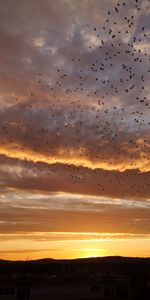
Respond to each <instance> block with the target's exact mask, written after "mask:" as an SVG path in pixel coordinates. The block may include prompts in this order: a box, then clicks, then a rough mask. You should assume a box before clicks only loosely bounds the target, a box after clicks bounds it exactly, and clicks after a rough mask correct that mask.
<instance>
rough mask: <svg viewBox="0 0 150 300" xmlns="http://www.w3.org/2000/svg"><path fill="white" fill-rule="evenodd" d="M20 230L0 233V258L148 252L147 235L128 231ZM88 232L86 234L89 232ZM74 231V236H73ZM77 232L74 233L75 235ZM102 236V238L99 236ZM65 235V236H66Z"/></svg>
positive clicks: (140, 253) (68, 256)
mask: <svg viewBox="0 0 150 300" xmlns="http://www.w3.org/2000/svg"><path fill="white" fill-rule="evenodd" d="M83 234H84V236H82V233H76V232H75V233H69V232H67V233H66V232H61V233H46V232H38V233H36V232H33V233H20V234H18V233H17V234H15V233H14V234H1V235H0V244H1V249H0V258H2V259H11V260H17V259H22V260H26V259H27V257H28V259H38V258H43V257H49V258H55V259H61V258H64V259H67V258H70V259H73V258H78V257H79V258H83V257H97V256H113V255H121V256H133V257H136V256H139V257H149V256H150V236H149V235H148V236H147V238H146V237H145V235H142V234H141V235H139V236H138V235H137V236H136V235H135V237H134V234H132V235H131V236H130V235H129V236H130V237H129V236H128V237H127V238H125V236H124V237H123V236H121V234H118V236H117V237H116V236H115V235H114V237H113V234H109V233H83ZM90 234H91V236H92V238H90V237H89V236H90ZM74 235H75V237H74ZM98 235H99V236H102V238H99V239H98V237H97V236H98ZM77 236H78V237H77ZM103 236H104V238H103ZM66 237H67V238H66Z"/></svg>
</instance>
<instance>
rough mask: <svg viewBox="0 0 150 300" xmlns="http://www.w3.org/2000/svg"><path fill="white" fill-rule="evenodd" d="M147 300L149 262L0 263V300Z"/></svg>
mask: <svg viewBox="0 0 150 300" xmlns="http://www.w3.org/2000/svg"><path fill="white" fill-rule="evenodd" d="M1 299H2V300H3V299H5V300H21V299H22V300H27V299H31V300H32V299H35V300H38V299H39V300H55V299H57V300H81V299H82V300H96V299H97V300H98V299H101V300H104V299H109V300H111V299H113V300H115V299H117V300H127V299H130V300H138V299H139V300H148V299H150V258H123V257H105V258H88V259H76V260H52V259H43V260H37V261H27V262H23V261H18V262H10V261H3V260H0V300H1Z"/></svg>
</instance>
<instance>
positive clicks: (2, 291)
mask: <svg viewBox="0 0 150 300" xmlns="http://www.w3.org/2000/svg"><path fill="white" fill-rule="evenodd" d="M0 295H1V296H7V295H8V296H9V295H15V288H13V287H0Z"/></svg>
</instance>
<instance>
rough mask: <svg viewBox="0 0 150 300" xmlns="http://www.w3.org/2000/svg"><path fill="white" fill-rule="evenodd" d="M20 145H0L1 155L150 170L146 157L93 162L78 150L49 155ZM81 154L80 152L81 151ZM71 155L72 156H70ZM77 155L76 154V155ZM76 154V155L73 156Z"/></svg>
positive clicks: (91, 165)
mask: <svg viewBox="0 0 150 300" xmlns="http://www.w3.org/2000/svg"><path fill="white" fill-rule="evenodd" d="M19 148H20V145H17V144H13V145H12V144H7V146H6V145H5V147H4V146H3V147H2V146H1V147H0V155H5V156H7V157H8V158H17V159H19V160H23V161H24V160H26V161H32V162H34V163H36V162H42V163H47V164H49V165H51V164H54V163H62V164H69V165H75V166H82V167H87V168H89V169H92V170H95V169H98V168H100V169H104V170H110V171H111V170H119V171H121V172H123V171H125V170H132V169H137V168H138V169H139V170H140V171H142V172H147V171H150V166H149V165H147V161H145V158H143V159H142V158H141V159H139V160H138V159H136V160H135V161H134V163H131V164H130V163H127V162H124V163H123V162H122V163H118V164H112V163H111V162H110V163H109V162H108V160H107V162H97V161H95V162H92V161H90V160H88V159H86V158H81V157H78V155H77V152H76V154H75V152H74V151H73V152H71V151H70V153H67V155H66V150H65V149H61V150H60V151H59V153H57V154H56V155H55V156H50V155H49V156H48V155H45V154H42V153H41V154H40V153H38V154H37V153H35V152H34V151H31V150H29V149H26V150H25V152H24V151H21V150H19ZM79 154H80V153H79ZM69 155H70V157H69ZM75 155H76V156H75ZM73 156H74V157H73Z"/></svg>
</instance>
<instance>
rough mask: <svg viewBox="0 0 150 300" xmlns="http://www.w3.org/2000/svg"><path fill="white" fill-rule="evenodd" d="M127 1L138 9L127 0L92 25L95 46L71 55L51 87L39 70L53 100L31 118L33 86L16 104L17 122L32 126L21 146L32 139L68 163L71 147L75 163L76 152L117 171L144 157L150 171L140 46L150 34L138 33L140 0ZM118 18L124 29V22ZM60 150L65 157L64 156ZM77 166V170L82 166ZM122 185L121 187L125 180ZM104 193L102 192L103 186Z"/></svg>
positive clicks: (145, 62) (38, 148)
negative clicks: (129, 7) (22, 100)
mask: <svg viewBox="0 0 150 300" xmlns="http://www.w3.org/2000/svg"><path fill="white" fill-rule="evenodd" d="M129 2H132V6H133V9H132V10H131V13H130V12H128V13H126V10H127V6H128V5H129V3H128V1H120V2H118V3H117V5H116V6H114V8H113V10H109V11H108V12H107V15H106V19H105V22H104V24H103V26H101V27H100V26H98V25H94V26H92V27H91V28H90V29H89V31H90V34H91V35H92V36H93V37H94V40H95V41H96V46H95V45H93V44H92V43H91V44H90V42H89V45H88V46H87V49H86V57H84V54H81V55H80V54H78V52H77V53H76V55H73V56H72V58H71V60H70V62H69V63H70V68H68V70H67V68H65V66H63V67H62V68H61V67H59V68H56V82H55V83H54V84H53V85H51V84H45V74H44V73H43V72H42V71H39V73H38V74H37V84H38V85H39V88H41V89H42V88H43V87H44V88H45V87H46V88H47V93H49V96H50V98H51V101H50V102H49V103H48V105H47V107H46V111H47V113H45V111H43V113H42V112H41V111H39V112H37V118H36V117H35V114H32V113H31V117H29V114H27V111H32V110H34V108H35V106H36V105H35V103H36V102H35V101H33V102H32V98H34V91H33V92H31V93H30V95H29V96H30V97H29V98H30V100H29V101H28V103H20V104H17V109H18V110H19V114H20V117H19V122H21V123H22V124H23V126H24V128H26V130H25V133H24V135H23V139H22V136H21V134H22V133H18V137H17V139H18V140H19V136H21V137H20V140H22V143H23V144H22V145H21V146H20V149H21V151H24V152H26V145H27V144H28V142H29V143H30V144H31V145H32V149H33V150H34V151H35V152H36V153H38V152H39V153H41V152H43V153H44V155H46V156H47V157H48V156H49V155H50V156H53V157H56V162H59V158H60V156H61V155H63V156H64V161H65V159H66V163H67V157H71V154H70V153H71V152H72V151H73V159H72V161H73V160H74V156H75V157H76V156H77V160H79V161H80V160H81V162H82V158H83V159H85V160H87V161H91V162H95V166H96V163H97V165H98V164H99V163H101V162H102V163H103V162H105V163H106V164H108V166H113V165H114V166H116V167H114V169H115V168H116V169H119V164H123V165H124V166H123V168H124V169H126V167H125V165H126V164H127V169H128V167H129V168H131V169H132V168H134V169H140V167H139V165H138V163H139V161H141V162H142V161H143V166H142V167H143V170H144V169H145V170H144V171H149V170H150V155H149V154H150V153H149V142H150V140H149V136H148V126H149V125H150V121H149V119H148V117H147V116H148V112H149V109H150V102H149V99H148V92H147V89H148V76H149V73H150V66H149V62H150V57H149V54H148V51H146V50H143V48H142V44H143V43H145V41H146V40H147V39H148V34H149V33H148V28H147V27H146V26H145V25H144V23H143V24H141V27H140V28H138V32H136V30H135V20H136V19H137V17H139V16H140V14H141V1H138V0H133V1H129ZM145 2H146V0H145ZM147 2H148V3H149V0H148V1H147ZM130 4H131V3H130ZM119 15H120V16H119ZM119 18H121V22H122V24H123V25H122V27H121V26H120V25H119V24H118V22H119ZM73 53H74V51H73ZM85 61H86V64H85ZM45 85H46V86H45ZM61 98H62V101H61ZM16 101H18V99H16ZM41 101H42V100H41ZM33 115H34V118H35V119H36V126H35V127H34V122H33V120H32V117H33ZM2 130H3V132H4V133H5V135H6V136H9V140H10V141H11V142H13V138H14V136H13V133H11V134H10V128H9V125H8V124H4V125H3V126H2ZM17 130H18V129H17ZM41 141H42V142H41ZM18 144H19V142H18ZM16 147H18V148H19V146H18V145H17V146H16ZM61 148H62V149H64V152H63V154H59V150H60V149H61ZM57 150H58V151H57ZM122 160H124V163H122ZM137 162H138V163H137ZM81 164H82V163H81ZM68 165H69V164H68ZM142 167H141V169H142ZM72 168H75V169H76V168H77V169H78V167H77V166H74V167H73V166H72ZM108 169H109V167H108ZM70 176H71V177H72V178H73V180H74V179H75V180H74V184H77V182H78V181H80V183H83V182H84V180H85V177H86V175H85V177H84V176H83V174H82V176H78V175H77V176H76V175H75V176H74V175H73V174H71V175H70ZM121 178H122V175H121ZM118 184H120V185H122V187H123V181H121V183H120V182H119V178H118ZM145 184H146V185H147V184H148V183H145ZM98 185H99V186H101V183H100V182H99V183H98ZM137 188H138V187H137ZM101 191H102V192H104V189H103V187H101Z"/></svg>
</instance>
